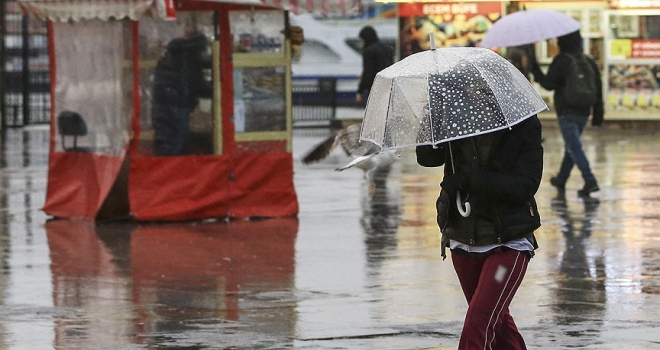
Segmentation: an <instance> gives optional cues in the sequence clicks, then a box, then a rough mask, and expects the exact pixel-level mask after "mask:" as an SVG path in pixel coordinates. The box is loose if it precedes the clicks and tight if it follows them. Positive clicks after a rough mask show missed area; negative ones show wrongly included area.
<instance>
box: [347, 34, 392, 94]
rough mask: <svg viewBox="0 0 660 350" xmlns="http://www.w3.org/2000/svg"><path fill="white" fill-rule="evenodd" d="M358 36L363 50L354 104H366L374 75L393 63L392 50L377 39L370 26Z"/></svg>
mask: <svg viewBox="0 0 660 350" xmlns="http://www.w3.org/2000/svg"><path fill="white" fill-rule="evenodd" d="M358 36H359V37H360V39H361V40H362V43H363V46H362V47H363V48H364V49H363V50H362V75H361V76H360V83H359V85H358V90H357V94H356V95H355V102H357V103H366V102H367V96H369V90H371V86H372V85H373V84H374V79H376V74H377V73H378V72H380V71H381V70H383V69H385V68H387V67H389V66H390V65H392V63H394V49H392V47H391V46H389V45H387V44H385V43H383V42H381V41H380V39H378V34H376V30H375V29H374V28H373V27H372V26H365V27H364V28H362V29H361V30H360V34H359V35H358Z"/></svg>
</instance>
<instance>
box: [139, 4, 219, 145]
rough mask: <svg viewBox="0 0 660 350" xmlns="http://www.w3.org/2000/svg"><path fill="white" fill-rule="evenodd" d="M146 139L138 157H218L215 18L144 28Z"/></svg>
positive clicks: (192, 17)
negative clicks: (214, 108) (213, 48)
mask: <svg viewBox="0 0 660 350" xmlns="http://www.w3.org/2000/svg"><path fill="white" fill-rule="evenodd" d="M139 28H140V29H139V38H140V87H141V91H140V93H141V99H142V110H141V120H140V122H141V134H140V143H139V148H138V154H141V155H156V156H175V155H184V154H212V153H213V122H214V120H213V111H212V110H211V106H212V103H211V101H212V98H213V79H212V78H213V74H212V53H211V46H212V45H211V43H212V41H213V40H214V33H215V29H214V28H215V25H214V14H213V12H179V13H177V20H176V21H162V20H159V19H150V18H145V19H142V20H140V24H139Z"/></svg>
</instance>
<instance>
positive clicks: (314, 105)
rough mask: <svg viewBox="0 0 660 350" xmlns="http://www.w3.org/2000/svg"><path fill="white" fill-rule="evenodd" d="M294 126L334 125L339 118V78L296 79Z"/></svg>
mask: <svg viewBox="0 0 660 350" xmlns="http://www.w3.org/2000/svg"><path fill="white" fill-rule="evenodd" d="M291 96H292V98H291V100H292V106H291V108H292V117H293V127H317V126H332V125H333V124H334V122H335V120H336V118H337V79H335V78H326V77H322V78H318V79H294V80H293V81H292V87H291Z"/></svg>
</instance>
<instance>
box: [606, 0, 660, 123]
mask: <svg viewBox="0 0 660 350" xmlns="http://www.w3.org/2000/svg"><path fill="white" fill-rule="evenodd" d="M640 5H641V6H646V7H648V8H645V9H641V8H635V7H636V6H640ZM612 8H613V9H611V10H608V11H606V13H605V17H604V26H605V28H608V29H609V30H608V32H607V33H606V40H605V44H606V48H607V49H606V51H605V53H606V55H605V66H604V75H605V79H606V80H605V86H606V96H607V100H606V103H607V108H608V110H610V111H612V112H613V113H614V114H615V115H617V116H618V117H619V118H623V119H645V120H660V115H659V114H658V112H659V111H660V2H657V1H655V2H654V1H643V2H640V1H635V2H624V1H619V2H614V3H613V4H612Z"/></svg>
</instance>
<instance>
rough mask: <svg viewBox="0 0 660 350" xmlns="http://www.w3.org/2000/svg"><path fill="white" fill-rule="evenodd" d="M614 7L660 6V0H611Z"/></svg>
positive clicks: (611, 6) (611, 5)
mask: <svg viewBox="0 0 660 350" xmlns="http://www.w3.org/2000/svg"><path fill="white" fill-rule="evenodd" d="M610 8H613V9H638V8H660V0H610Z"/></svg>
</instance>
